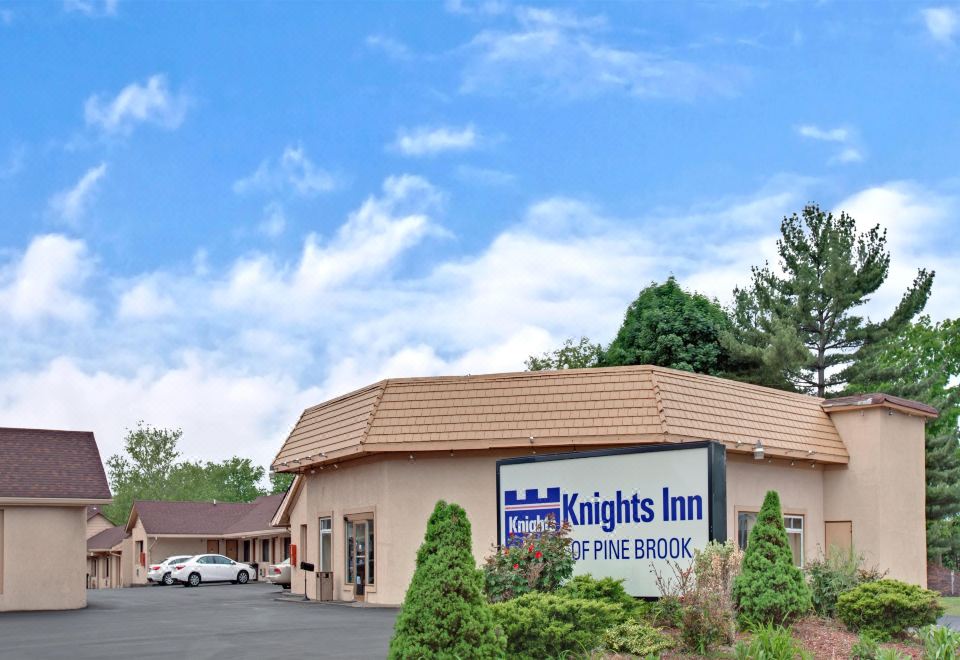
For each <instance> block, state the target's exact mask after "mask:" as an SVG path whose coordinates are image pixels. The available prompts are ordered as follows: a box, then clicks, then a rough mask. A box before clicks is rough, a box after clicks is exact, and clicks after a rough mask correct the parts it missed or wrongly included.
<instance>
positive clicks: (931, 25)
mask: <svg viewBox="0 0 960 660" xmlns="http://www.w3.org/2000/svg"><path fill="white" fill-rule="evenodd" d="M920 15H921V16H922V17H923V22H924V25H926V27H927V32H929V33H930V36H931V37H933V38H934V40H936V41H938V42H940V43H943V44H952V43H953V37H954V35H956V33H957V28H958V27H960V15H958V14H957V10H956V9H954V8H952V7H928V8H926V9H922V10H921V11H920Z"/></svg>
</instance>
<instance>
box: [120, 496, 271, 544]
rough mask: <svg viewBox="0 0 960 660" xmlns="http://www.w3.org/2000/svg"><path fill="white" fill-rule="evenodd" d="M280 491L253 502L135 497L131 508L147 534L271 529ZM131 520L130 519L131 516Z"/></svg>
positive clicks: (191, 533)
mask: <svg viewBox="0 0 960 660" xmlns="http://www.w3.org/2000/svg"><path fill="white" fill-rule="evenodd" d="M282 500H283V494H279V495H266V496H263V497H258V498H257V499H256V500H254V501H253V502H216V503H214V502H162V501H155V500H138V501H136V502H134V503H133V511H134V512H135V513H136V515H137V517H139V519H140V521H141V522H142V523H143V527H144V529H145V530H146V532H147V534H172V535H178V534H183V535H193V534H195V535H208V536H224V535H228V534H242V533H245V532H259V531H263V530H268V529H271V527H270V520H271V518H273V514H274V513H275V512H276V510H277V507H279V506H280V502H281V501H282ZM131 522H133V518H131Z"/></svg>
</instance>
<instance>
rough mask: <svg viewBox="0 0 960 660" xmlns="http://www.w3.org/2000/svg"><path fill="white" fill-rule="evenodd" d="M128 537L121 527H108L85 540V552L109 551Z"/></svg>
mask: <svg viewBox="0 0 960 660" xmlns="http://www.w3.org/2000/svg"><path fill="white" fill-rule="evenodd" d="M128 536H130V535H129V534H127V530H126V529H125V528H124V526H123V525H117V526H116V527H108V528H107V529H105V530H103V531H102V532H100V533H99V534H94V535H93V536H91V537H90V538H88V539H87V550H100V551H104V550H110V549H111V548H113V546H115V545H116V544H118V543H120V541H122V540H123V539H125V538H127V537H128Z"/></svg>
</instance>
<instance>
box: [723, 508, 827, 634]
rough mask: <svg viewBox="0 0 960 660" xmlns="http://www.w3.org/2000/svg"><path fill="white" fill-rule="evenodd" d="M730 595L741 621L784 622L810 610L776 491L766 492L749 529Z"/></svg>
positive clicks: (805, 586)
mask: <svg viewBox="0 0 960 660" xmlns="http://www.w3.org/2000/svg"><path fill="white" fill-rule="evenodd" d="M733 596H734V598H735V600H736V603H737V606H738V607H739V609H740V613H739V619H740V622H741V624H751V623H753V624H763V623H777V624H781V625H783V624H786V623H788V622H789V621H792V620H794V619H796V618H798V617H800V616H802V615H804V614H806V613H807V612H808V611H809V610H810V606H811V605H810V589H809V588H808V587H807V583H806V582H805V581H804V579H803V573H802V572H801V571H800V569H799V568H797V567H796V566H794V565H793V554H792V553H791V551H790V546H789V545H788V543H787V532H786V530H784V528H783V514H782V513H781V511H780V496H779V495H777V492H776V491H773V490H771V491H769V492H768V493H767V495H766V497H765V498H764V500H763V506H762V507H760V513H759V514H758V515H757V523H756V525H754V527H753V529H752V530H751V531H750V538H749V540H748V542H747V550H746V552H745V553H744V555H743V569H742V571H741V573H740V575H739V576H738V577H737V579H736V581H735V582H734V588H733Z"/></svg>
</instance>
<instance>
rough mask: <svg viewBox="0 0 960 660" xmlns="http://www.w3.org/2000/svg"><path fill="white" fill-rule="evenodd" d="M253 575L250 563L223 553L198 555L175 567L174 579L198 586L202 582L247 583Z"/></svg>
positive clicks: (184, 583) (185, 584) (186, 585)
mask: <svg viewBox="0 0 960 660" xmlns="http://www.w3.org/2000/svg"><path fill="white" fill-rule="evenodd" d="M251 575H253V568H252V567H251V566H250V565H249V564H241V563H240V562H236V561H233V560H232V559H230V558H229V557H224V556H223V555H196V556H194V557H190V559H187V560H186V561H183V562H179V563H177V564H176V565H175V566H174V567H173V576H172V577H173V579H174V580H175V581H177V582H180V583H181V584H183V586H185V587H198V586H200V583H201V582H233V583H234V584H246V583H247V582H249V581H250V576H251Z"/></svg>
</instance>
